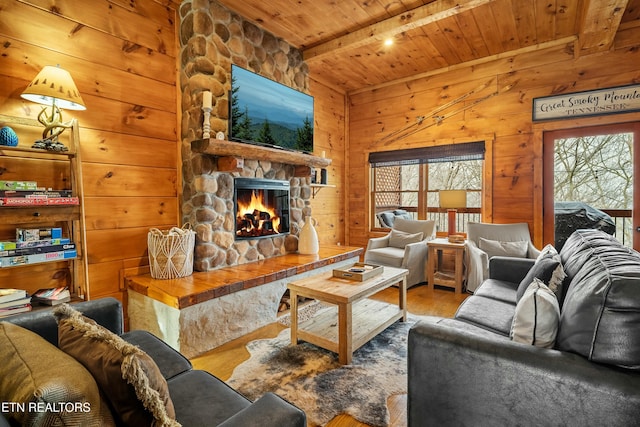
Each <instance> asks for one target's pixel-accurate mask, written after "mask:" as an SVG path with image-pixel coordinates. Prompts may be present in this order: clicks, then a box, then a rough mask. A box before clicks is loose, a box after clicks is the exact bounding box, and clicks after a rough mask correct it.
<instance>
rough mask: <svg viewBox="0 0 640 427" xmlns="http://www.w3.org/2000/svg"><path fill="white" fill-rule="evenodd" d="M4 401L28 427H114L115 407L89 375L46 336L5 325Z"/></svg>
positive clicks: (1, 358)
mask: <svg viewBox="0 0 640 427" xmlns="http://www.w3.org/2000/svg"><path fill="white" fill-rule="evenodd" d="M0 402H12V406H10V410H9V412H4V413H3V415H4V416H5V417H7V418H9V419H10V420H12V421H15V422H16V423H18V424H19V425H23V426H44V425H52V426H53V425H61V426H72V425H73V426H80V425H82V426H95V427H98V426H113V425H115V423H114V421H113V418H112V417H111V413H110V412H109V405H108V404H107V403H106V402H104V401H103V400H102V399H101V397H100V390H99V388H98V385H97V384H96V382H95V380H94V379H93V377H92V376H91V374H90V373H89V372H87V370H86V369H85V368H84V366H82V365H81V364H80V363H78V361H77V360H75V359H74V358H73V357H71V356H69V355H68V354H66V353H65V352H63V351H61V350H60V349H58V348H56V346H54V345H52V344H51V343H49V342H48V341H47V340H45V339H44V338H42V337H41V336H40V335H38V334H36V333H35V332H32V331H30V330H28V329H25V328H23V327H20V326H18V325H14V324H13V323H8V322H2V323H0Z"/></svg>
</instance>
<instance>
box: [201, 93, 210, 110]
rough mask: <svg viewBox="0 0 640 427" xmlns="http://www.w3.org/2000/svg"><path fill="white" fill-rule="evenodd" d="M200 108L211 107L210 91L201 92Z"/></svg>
mask: <svg viewBox="0 0 640 427" xmlns="http://www.w3.org/2000/svg"><path fill="white" fill-rule="evenodd" d="M202 108H211V92H210V91H208V90H205V91H204V92H202Z"/></svg>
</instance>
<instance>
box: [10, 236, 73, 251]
mask: <svg viewBox="0 0 640 427" xmlns="http://www.w3.org/2000/svg"><path fill="white" fill-rule="evenodd" d="M69 243H71V239H69V238H68V237H60V238H56V239H42V240H31V241H28V242H22V241H19V240H10V241H4V242H0V251H7V250H10V249H20V248H34V247H36V246H54V245H66V244H69Z"/></svg>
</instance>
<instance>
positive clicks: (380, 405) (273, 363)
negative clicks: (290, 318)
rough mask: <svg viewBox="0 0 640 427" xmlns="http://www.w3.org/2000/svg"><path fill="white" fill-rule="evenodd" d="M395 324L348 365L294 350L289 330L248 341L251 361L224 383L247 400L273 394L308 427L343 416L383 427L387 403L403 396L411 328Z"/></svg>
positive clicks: (305, 348)
mask: <svg viewBox="0 0 640 427" xmlns="http://www.w3.org/2000/svg"><path fill="white" fill-rule="evenodd" d="M415 320H416V319H415V318H411V319H410V321H408V322H405V323H403V322H396V323H394V324H393V325H391V326H389V327H388V328H387V329H386V330H385V331H383V332H382V333H380V334H379V335H378V336H376V337H375V338H374V339H373V340H371V341H370V342H369V343H367V344H365V345H364V346H362V347H360V349H358V350H357V351H356V352H355V353H354V354H353V360H352V363H351V365H345V366H343V365H340V364H339V363H338V356H337V355H336V354H334V353H331V352H329V351H326V350H323V349H321V348H319V347H316V346H314V345H313V344H309V343H306V342H301V344H300V345H297V346H292V345H291V342H290V330H289V329H285V330H283V331H282V332H281V333H280V334H279V335H278V336H277V337H276V338H273V339H263V340H256V341H252V342H250V343H249V344H248V345H247V349H248V350H249V353H251V357H250V359H249V360H247V361H246V362H244V363H242V364H240V365H238V367H237V368H236V369H235V370H234V372H233V375H232V376H231V378H230V379H229V380H228V381H227V383H228V384H229V385H230V386H231V387H233V388H235V389H237V390H238V391H239V392H241V393H242V394H244V395H245V396H246V397H248V398H249V399H251V400H255V399H257V398H259V397H260V396H262V395H263V394H264V393H266V392H268V391H271V392H274V393H276V394H278V395H279V396H281V397H283V398H284V399H286V400H288V401H289V402H291V403H293V404H295V405H296V406H298V407H299V408H301V409H302V410H304V411H305V413H306V414H307V421H308V425H309V426H322V425H325V424H327V423H328V422H329V421H330V420H331V419H333V418H334V417H335V416H336V415H339V414H342V413H346V414H349V415H351V416H352V417H354V418H355V419H356V420H358V421H360V422H362V423H365V424H368V425H370V426H387V425H388V424H389V411H388V409H387V398H388V397H389V396H391V395H395V394H405V393H406V392H407V335H408V333H409V328H410V327H411V325H413V323H414V322H415Z"/></svg>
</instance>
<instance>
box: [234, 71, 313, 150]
mask: <svg viewBox="0 0 640 427" xmlns="http://www.w3.org/2000/svg"><path fill="white" fill-rule="evenodd" d="M230 98H231V102H230V110H231V111H230V114H229V117H230V121H231V123H230V126H229V128H230V134H229V139H230V140H232V141H241V142H248V143H254V144H261V145H266V146H272V147H280V148H284V149H288V150H295V151H302V152H305V153H312V152H313V97H312V96H310V95H307V94H305V93H303V92H300V91H298V90H295V89H293V88H290V87H289V86H286V85H283V84H281V83H278V82H275V81H273V80H270V79H268V78H266V77H263V76H260V75H258V74H256V73H253V72H251V71H248V70H245V69H244V68H242V67H238V66H237V65H232V67H231V96H230Z"/></svg>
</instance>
